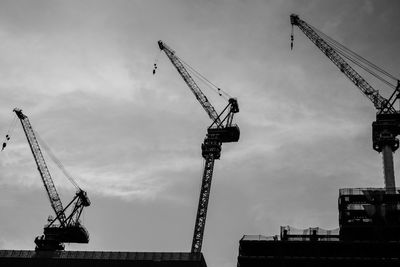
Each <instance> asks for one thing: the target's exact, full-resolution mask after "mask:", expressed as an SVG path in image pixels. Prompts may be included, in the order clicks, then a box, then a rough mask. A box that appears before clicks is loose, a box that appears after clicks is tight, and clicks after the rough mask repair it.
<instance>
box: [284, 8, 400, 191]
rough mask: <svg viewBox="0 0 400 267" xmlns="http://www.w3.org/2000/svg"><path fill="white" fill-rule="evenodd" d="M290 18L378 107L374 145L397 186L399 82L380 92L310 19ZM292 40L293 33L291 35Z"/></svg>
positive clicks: (388, 184)
mask: <svg viewBox="0 0 400 267" xmlns="http://www.w3.org/2000/svg"><path fill="white" fill-rule="evenodd" d="M290 22H291V24H292V27H293V26H298V27H299V28H300V30H301V31H302V32H303V33H304V34H305V35H306V36H307V37H308V38H309V39H310V40H311V41H312V42H313V43H314V44H315V45H316V46H317V47H318V48H319V49H320V50H321V51H322V52H323V53H324V54H325V55H326V56H327V57H328V58H329V59H330V60H331V61H332V62H333V63H334V64H335V65H336V66H337V67H338V68H339V70H340V71H341V72H342V73H343V74H344V75H345V76H346V77H347V78H349V79H350V80H351V81H352V82H353V83H354V85H355V86H357V87H358V88H359V89H360V90H361V92H362V93H363V94H364V96H366V97H367V98H369V99H370V101H371V102H372V103H373V104H374V106H375V108H376V109H377V114H376V121H374V122H373V123H372V143H373V149H374V150H376V151H377V152H382V158H383V171H384V181H385V188H386V190H387V191H388V192H393V191H394V190H395V177H394V166H393V153H394V152H395V151H396V150H397V149H398V147H399V140H398V139H397V138H396V136H397V135H399V134H400V113H399V111H398V110H396V109H395V108H394V107H393V105H394V103H395V102H396V101H397V100H398V99H399V91H400V82H399V81H398V82H397V86H396V88H395V90H394V92H393V93H392V95H391V96H390V98H389V99H386V98H384V97H383V96H381V95H380V94H379V91H378V90H376V89H374V88H373V87H372V86H371V85H370V84H369V83H368V82H367V81H365V80H364V78H363V77H362V76H361V75H360V74H358V73H357V71H355V70H354V69H353V68H352V67H351V66H350V65H349V64H348V63H347V62H346V60H344V59H343V58H342V57H341V56H340V55H339V53H337V52H336V50H335V49H334V48H333V47H332V46H331V45H329V44H328V43H327V42H326V41H325V40H324V39H323V38H322V37H321V36H320V35H319V34H318V33H317V32H316V31H315V30H314V29H313V27H312V26H311V25H309V24H308V23H307V22H305V21H303V20H301V19H300V18H299V16H298V15H295V14H292V15H290ZM292 41H293V35H292Z"/></svg>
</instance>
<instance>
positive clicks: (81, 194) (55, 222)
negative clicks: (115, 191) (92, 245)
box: [14, 108, 90, 250]
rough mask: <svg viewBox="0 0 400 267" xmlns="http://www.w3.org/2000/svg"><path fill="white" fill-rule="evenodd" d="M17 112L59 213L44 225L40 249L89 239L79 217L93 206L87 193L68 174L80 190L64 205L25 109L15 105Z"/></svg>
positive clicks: (36, 241) (38, 241) (39, 240)
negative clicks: (84, 210)
mask: <svg viewBox="0 0 400 267" xmlns="http://www.w3.org/2000/svg"><path fill="white" fill-rule="evenodd" d="M14 112H15V113H16V115H17V116H18V118H19V119H20V121H21V124H22V128H23V129H24V132H25V136H26V138H27V140H28V144H29V147H30V148H31V151H32V154H33V157H34V159H35V162H36V165H37V168H38V171H39V173H40V177H41V178H42V182H43V185H44V187H45V189H46V192H47V196H48V197H49V200H50V204H51V207H52V208H53V210H54V213H55V214H56V217H55V218H54V219H51V220H49V223H48V224H47V225H46V226H45V227H44V232H43V235H42V236H41V237H37V238H36V239H35V244H36V250H64V244H63V243H88V242H89V233H88V231H87V230H86V228H85V227H84V226H83V225H82V224H81V223H80V220H79V219H80V216H81V214H82V211H83V208H84V207H88V206H90V200H89V198H88V196H87V193H86V192H85V191H83V190H82V189H81V188H80V187H79V186H78V185H77V184H76V182H75V181H73V179H72V177H70V176H69V175H68V176H67V177H68V179H70V181H71V182H72V183H73V184H74V185H75V186H76V188H77V192H76V194H75V196H74V197H73V199H72V200H71V201H70V202H69V204H68V205H67V206H66V207H65V208H64V207H63V204H62V202H61V199H60V196H59V195H58V193H57V189H56V187H55V185H54V182H53V179H52V177H51V175H50V172H49V169H48V167H47V164H46V161H45V160H44V157H43V154H42V151H41V149H40V146H39V142H38V140H37V136H36V135H35V131H34V130H33V128H32V125H31V123H30V121H29V119H28V117H27V116H26V115H25V114H23V113H22V110H21V109H18V108H15V109H14ZM53 156H54V155H53ZM59 167H60V168H61V170H62V171H63V172H64V174H67V173H66V170H65V169H64V168H63V167H62V165H59ZM67 209H69V210H70V214H69V215H67V214H66V212H67Z"/></svg>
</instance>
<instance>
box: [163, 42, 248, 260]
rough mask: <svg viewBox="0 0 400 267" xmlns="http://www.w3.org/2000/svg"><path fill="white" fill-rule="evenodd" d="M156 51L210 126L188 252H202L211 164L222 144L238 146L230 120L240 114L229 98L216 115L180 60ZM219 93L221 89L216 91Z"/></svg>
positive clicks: (169, 52)
mask: <svg viewBox="0 0 400 267" xmlns="http://www.w3.org/2000/svg"><path fill="white" fill-rule="evenodd" d="M158 46H159V48H160V49H161V50H162V51H164V52H165V54H166V55H167V56H168V58H169V59H170V61H171V62H172V65H174V67H175V68H176V70H177V71H178V72H179V74H180V75H181V77H182V78H183V80H184V81H185V83H186V84H187V86H188V87H189V89H190V90H191V91H192V92H193V94H194V95H195V97H196V99H197V100H198V101H199V103H200V105H201V106H202V107H203V108H204V110H205V111H206V112H207V114H208V116H209V117H210V119H211V120H212V124H211V125H210V126H209V127H208V128H207V134H206V138H205V139H204V142H203V144H202V145H201V150H202V156H203V158H204V160H205V165H204V171H203V177H202V184H201V190H200V197H199V203H198V208H197V214H196V221H195V226H194V233H193V240H192V248H191V252H201V247H202V243H203V235H204V228H205V224H206V217H207V208H208V200H209V197H210V190H211V180H212V177H213V170H214V161H215V160H216V159H219V158H220V156H221V145H222V143H229V142H237V141H238V140H239V136H240V130H239V127H238V126H237V125H236V124H233V116H234V114H235V113H238V112H239V105H238V103H237V100H236V99H235V98H229V99H228V104H227V106H226V107H225V108H224V109H223V110H222V112H220V113H219V114H218V113H217V112H216V110H215V109H214V107H213V106H212V105H211V103H210V102H209V101H208V99H207V97H206V96H205V95H204V93H203V92H202V91H201V89H200V87H199V86H198V85H197V84H196V82H195V81H194V80H193V78H192V77H191V75H190V74H189V72H188V70H187V69H186V68H185V66H184V63H183V61H182V60H181V59H179V58H178V56H176V54H175V51H173V50H172V49H171V48H170V47H169V46H167V45H166V44H165V43H164V42H162V41H158ZM217 89H218V90H219V91H220V90H221V89H219V88H217Z"/></svg>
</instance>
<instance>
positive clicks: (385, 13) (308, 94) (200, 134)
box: [0, 0, 400, 267]
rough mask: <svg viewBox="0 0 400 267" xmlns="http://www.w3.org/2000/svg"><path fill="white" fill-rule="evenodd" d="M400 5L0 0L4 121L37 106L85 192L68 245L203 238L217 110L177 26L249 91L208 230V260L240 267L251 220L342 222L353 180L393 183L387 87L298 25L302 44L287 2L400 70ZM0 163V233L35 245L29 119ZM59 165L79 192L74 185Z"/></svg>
mask: <svg viewBox="0 0 400 267" xmlns="http://www.w3.org/2000/svg"><path fill="white" fill-rule="evenodd" d="M399 12H400V2H399V1H395V0H393V1H387V0H383V1H367V0H365V1H362V0H355V1H347V0H340V1H338V0H337V1H332V0H326V1H306V0H293V1H266V0H264V1H262V0H254V1H250V0H247V1H246V0H242V1H239V0H218V1H217V0H214V1H212V0H208V1H195V0H189V1H188V0H172V1H163V0H159V1H154V0H146V1H122V0H116V1H101V0H96V1H94V0H93V1H89V0H85V1H81V0H80V1H57V0H55V1H43V0H36V1H29V0H26V1H22V0H21V1H11V0H10V1H5V0H1V1H0V135H1V136H4V135H5V134H6V133H7V131H8V129H9V126H10V123H11V122H12V120H13V116H14V114H13V112H12V109H13V108H15V107H19V108H21V109H23V111H24V113H25V114H27V115H28V116H29V118H30V120H31V123H32V125H33V127H34V129H35V130H36V131H37V132H38V133H39V134H40V136H41V137H42V139H44V140H45V141H46V143H47V144H48V145H49V146H50V147H51V148H52V151H53V152H54V153H55V154H56V155H57V156H58V158H59V159H60V160H61V161H62V162H63V164H64V166H66V168H67V169H68V170H69V171H70V172H71V173H72V174H73V175H74V177H76V180H77V182H78V183H79V184H80V185H81V186H82V187H83V188H84V189H85V190H86V191H87V192H88V194H89V197H90V198H91V200H92V206H90V207H88V208H87V209H86V211H85V214H84V216H83V217H84V218H83V219H84V224H85V225H86V227H87V228H88V230H89V232H90V238H91V240H90V243H89V244H88V245H67V247H66V249H67V250H112V251H189V250H190V246H191V241H192V232H193V227H194V221H195V216H196V209H197V201H198V196H199V192H200V184H201V176H202V172H203V159H202V157H201V148H200V145H201V143H202V141H203V139H204V137H205V133H206V128H207V126H208V125H209V124H210V120H209V118H208V116H207V114H206V113H205V112H204V110H203V109H202V108H201V106H200V105H199V103H197V101H196V100H195V98H194V96H193V95H192V93H191V92H190V91H189V89H188V88H187V86H186V84H185V83H184V81H183V80H182V78H181V77H180V76H179V74H178V73H177V72H176V70H175V69H174V68H173V66H172V65H171V63H170V62H169V60H168V58H167V57H166V55H165V54H159V49H158V46H157V41H158V40H159V39H161V40H163V41H165V42H166V43H167V44H168V45H169V46H171V47H172V48H173V49H174V50H175V51H176V53H177V55H178V56H180V57H181V58H182V59H184V60H185V61H186V62H187V63H189V64H190V65H191V66H193V67H195V68H196V69H197V70H198V71H200V72H201V73H202V74H203V75H204V76H206V77H207V78H208V79H209V80H210V81H212V82H213V83H215V84H217V85H218V86H220V87H221V88H223V89H224V90H225V91H227V92H228V93H229V94H230V95H232V96H235V97H237V99H238V102H239V105H240V113H238V114H237V115H236V122H237V123H238V125H239V126H240V129H241V139H240V141H239V142H238V143H233V144H224V145H223V148H222V149H223V152H222V156H221V160H219V161H216V164H215V170H214V179H213V184H212V190H211V198H210V202H209V209H208V217H207V224H206V230H205V237H204V243H203V253H204V255H205V258H206V261H207V264H208V266H210V267H217V266H218V267H228V266H236V258H237V255H238V243H239V240H240V238H241V237H242V236H243V235H244V234H263V235H275V234H279V227H280V226H281V225H292V226H295V227H297V228H307V227H311V226H313V227H314V226H319V227H322V228H325V229H333V228H337V227H338V210H337V197H338V189H339V188H343V187H382V186H383V172H382V159H381V155H379V154H378V153H377V152H375V151H374V150H372V141H371V123H372V121H373V120H374V118H375V109H374V107H373V105H372V103H370V102H369V100H368V99H367V98H365V97H363V96H362V95H361V94H360V92H359V90H358V89H357V88H356V87H355V86H354V85H353V84H352V83H351V82H350V81H349V80H348V79H346V78H345V77H344V75H343V74H342V73H341V72H340V71H339V70H338V69H337V68H336V67H335V66H334V65H333V64H332V63H331V62H330V61H329V60H328V59H327V58H326V57H325V56H324V55H323V54H322V53H321V52H320V51H319V50H318V49H317V48H316V47H315V46H314V45H313V44H312V43H311V42H310V41H309V40H308V39H307V38H306V37H305V36H304V35H303V33H301V32H300V30H299V29H298V28H295V29H294V30H295V31H294V33H295V38H294V39H295V43H294V50H293V51H290V32H291V25H290V21H289V15H290V14H291V13H296V14H298V15H299V16H300V18H302V19H304V20H305V21H307V22H308V23H310V24H311V25H313V26H315V27H316V28H318V29H320V30H322V31H323V32H325V33H326V34H327V35H329V36H331V37H332V38H334V39H336V40H337V41H339V42H341V43H342V44H344V45H345V46H347V47H349V48H351V49H352V50H354V51H356V52H357V53H359V54H361V55H363V56H365V57H366V58H368V59H369V60H371V61H372V62H374V63H375V64H377V65H378V66H381V67H383V68H384V69H386V70H387V71H388V72H390V73H392V74H394V75H395V76H396V77H399V76H400V75H399V71H400V59H399V56H398V48H399V47H400V37H399V36H400V35H399V33H400V23H399V22H400V21H399V15H398V14H399ZM156 58H158V70H157V73H156V75H154V76H153V75H152V67H153V63H154V61H155V59H156ZM366 79H368V77H366ZM368 81H369V80H368ZM372 84H374V83H373V82H372ZM377 89H380V92H381V93H382V95H383V96H385V97H387V95H388V94H390V90H389V89H386V88H384V87H382V88H381V86H380V85H379V84H377ZM204 93H205V94H206V95H208V96H210V100H211V101H213V104H214V105H215V107H216V108H217V109H218V110H219V109H220V108H221V107H222V106H224V105H225V104H226V100H225V99H223V98H219V97H215V94H214V92H213V91H210V90H208V89H207V88H204ZM398 163H399V161H398V157H396V158H395V164H396V172H397V173H399V171H400V170H399V167H400V164H398ZM49 165H51V164H50V162H49ZM0 166H1V171H0V213H1V216H0V249H33V248H34V243H33V239H34V237H35V236H37V235H40V234H41V233H42V228H43V225H44V223H45V222H46V219H47V216H48V215H50V214H52V210H51V208H50V204H49V202H48V199H47V196H46V194H45V191H44V188H43V185H42V183H41V180H40V176H39V173H38V172H37V168H36V166H35V164H34V160H33V157H32V154H31V152H30V149H29V147H28V144H27V141H26V138H25V136H24V134H23V130H22V128H21V125H20V124H19V123H18V124H17V125H16V127H15V129H14V131H13V132H12V133H11V140H10V142H9V144H8V146H7V148H6V149H5V150H4V151H3V152H1V153H0ZM51 171H52V173H53V176H54V180H55V183H56V185H57V187H58V188H59V191H60V193H61V197H62V200H63V202H64V204H66V203H67V202H68V201H69V200H70V199H72V196H73V194H74V188H73V187H72V185H70V184H68V183H67V182H66V181H65V180H66V179H65V178H64V177H62V176H61V175H58V172H57V171H56V169H54V168H52V169H51Z"/></svg>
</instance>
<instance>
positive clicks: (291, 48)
mask: <svg viewBox="0 0 400 267" xmlns="http://www.w3.org/2000/svg"><path fill="white" fill-rule="evenodd" d="M293 39H294V38H293V24H292V34H291V35H290V50H293Z"/></svg>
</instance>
